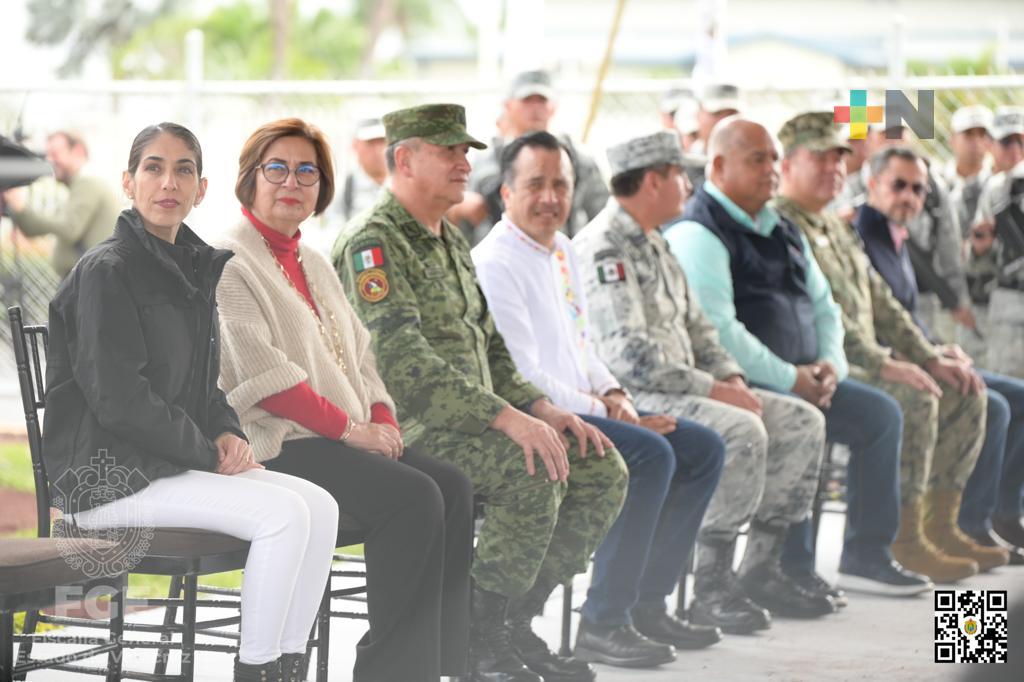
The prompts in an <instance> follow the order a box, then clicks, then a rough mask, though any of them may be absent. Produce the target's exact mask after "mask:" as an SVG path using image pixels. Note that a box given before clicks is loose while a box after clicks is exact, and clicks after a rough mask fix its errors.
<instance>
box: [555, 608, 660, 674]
mask: <svg viewBox="0 0 1024 682" xmlns="http://www.w3.org/2000/svg"><path fill="white" fill-rule="evenodd" d="M575 654H576V658H578V659H579V660H581V661H591V662H593V663H605V664H607V665H616V666H619V667H622V668H653V667H654V666H657V665H662V664H664V663H671V662H672V661H674V660H676V651H675V649H673V648H672V647H671V646H669V645H668V644H662V643H660V642H652V641H651V640H649V639H647V638H646V637H644V636H643V635H641V634H640V633H639V632H637V631H636V630H635V629H634V628H633V626H632V625H612V626H600V625H595V624H593V623H588V622H587V621H586V620H580V628H579V631H578V632H577V633H576V651H575Z"/></svg>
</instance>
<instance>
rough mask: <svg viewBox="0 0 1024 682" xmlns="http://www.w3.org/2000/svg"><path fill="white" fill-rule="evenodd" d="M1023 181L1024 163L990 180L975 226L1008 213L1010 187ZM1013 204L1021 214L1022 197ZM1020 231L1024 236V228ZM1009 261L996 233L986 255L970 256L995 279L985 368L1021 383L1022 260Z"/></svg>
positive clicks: (1023, 335)
mask: <svg viewBox="0 0 1024 682" xmlns="http://www.w3.org/2000/svg"><path fill="white" fill-rule="evenodd" d="M1022 178H1024V163H1021V164H1018V165H1017V166H1016V167H1014V168H1013V169H1012V170H1011V171H1010V172H1009V173H998V174H997V175H994V176H992V177H991V178H990V179H989V181H988V182H987V183H986V184H985V189H984V190H983V191H982V194H981V199H979V200H978V214H977V216H976V217H975V219H974V224H977V223H981V222H985V223H990V224H993V225H994V224H995V221H996V215H998V214H999V213H1002V212H1003V211H1004V210H1007V209H1008V207H1009V205H1010V201H1011V197H1010V185H1011V183H1013V182H1014V181H1016V182H1018V183H1020V182H1024V180H1022ZM1014 200H1015V201H1016V202H1017V205H1018V207H1020V208H1021V209H1022V210H1024V194H1020V195H1018V196H1017V197H1015V198H1014ZM1020 227H1021V230H1022V232H1024V225H1021V226H1020ZM1011 259H1012V257H1011V256H1009V255H1008V254H1007V249H1006V246H1005V245H1004V244H1003V242H1002V240H1001V239H1000V238H999V237H998V233H997V237H996V241H995V244H994V245H993V247H992V250H991V251H989V253H988V254H986V255H985V256H983V257H982V258H980V259H976V258H974V257H973V255H972V261H973V262H972V267H974V268H976V269H978V268H982V267H985V266H987V267H988V268H989V269H990V272H991V273H992V274H994V275H995V277H994V281H995V283H996V284H995V289H994V291H992V294H991V298H990V299H989V317H988V325H989V335H988V362H987V363H985V368H986V369H988V370H990V371H992V372H997V373H999V374H1008V375H1010V376H1015V377H1018V378H1022V379H1024V342H1022V339H1024V259H1022V258H1017V259H1015V260H1014V261H1012V262H1011Z"/></svg>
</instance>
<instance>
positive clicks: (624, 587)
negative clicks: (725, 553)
mask: <svg viewBox="0 0 1024 682" xmlns="http://www.w3.org/2000/svg"><path fill="white" fill-rule="evenodd" d="M501 172H502V187H501V196H502V200H503V202H504V204H505V207H506V212H505V214H504V215H503V216H502V219H501V221H499V222H498V224H497V225H495V227H494V229H492V230H491V232H490V233H488V235H487V237H486V238H485V239H484V240H483V241H482V242H481V243H480V244H479V245H478V246H477V247H476V248H474V249H473V252H472V255H473V262H474V265H475V266H476V271H477V276H478V279H479V281H480V286H481V288H482V289H483V291H484V295H485V296H486V297H487V301H488V306H489V307H490V309H491V313H492V315H493V317H494V321H495V323H496V325H497V327H498V330H499V331H500V332H501V335H502V337H503V338H504V339H505V344H506V346H508V349H509V351H510V352H511V354H512V358H513V360H514V361H515V363H516V367H517V368H518V369H519V371H520V373H522V374H523V376H524V377H526V378H527V379H528V380H529V381H531V382H533V383H534V384H535V385H536V386H538V387H540V388H541V390H543V391H544V392H545V394H547V395H548V396H549V397H550V399H551V400H552V402H554V403H555V404H556V405H558V406H559V407H561V408H563V409H566V410H569V411H572V412H576V413H577V414H579V415H580V417H582V418H583V419H584V420H586V421H588V422H590V423H592V424H594V425H595V426H597V427H598V428H600V429H601V430H602V431H603V432H604V433H605V434H606V435H607V436H608V437H609V438H610V439H611V440H612V441H613V442H614V443H615V444H616V447H618V449H619V450H620V452H621V453H622V454H623V458H624V459H625V460H626V464H627V466H628V467H629V475H630V482H629V492H628V495H627V498H626V502H625V506H624V507H623V510H622V513H621V514H620V516H619V518H618V520H617V521H616V522H615V524H614V525H613V526H612V528H611V530H610V531H609V532H608V535H607V536H606V538H605V540H604V542H603V543H602V545H601V546H600V547H599V548H598V550H597V553H596V554H595V558H594V577H593V581H592V583H591V587H590V590H589V591H588V593H587V600H586V602H585V603H584V605H583V608H582V616H583V617H582V621H581V624H580V630H579V635H578V637H577V640H576V652H575V656H576V658H578V659H582V660H587V661H595V662H601V663H606V664H610V665H621V666H629V667H648V666H654V665H658V664H660V663H665V662H668V661H671V660H673V659H674V658H675V655H674V650H673V647H677V648H690V649H693V648H702V647H705V646H709V645H711V644H714V643H715V642H717V641H718V640H719V638H720V634H719V632H718V629H717V628H714V627H706V626H696V625H691V624H688V623H686V622H684V621H681V620H679V619H678V618H676V617H675V616H672V615H669V614H668V613H667V612H666V609H665V598H666V597H667V596H668V595H669V594H670V593H671V592H672V590H673V588H674V586H675V583H676V580H677V577H678V575H679V572H680V569H681V567H682V566H683V565H684V563H685V561H686V557H687V556H688V555H689V553H690V551H691V549H692V547H693V543H694V539H695V537H696V534H697V530H698V528H699V526H700V523H701V519H702V518H703V516H704V510H705V509H706V507H707V505H708V502H709V501H710V499H711V495H712V493H713V492H714V489H715V486H716V484H717V482H718V478H719V475H720V473H721V468H722V462H723V458H724V442H723V441H722V439H721V437H720V436H719V435H718V434H717V433H716V432H715V431H713V430H712V429H709V428H707V427H703V426H700V425H698V424H697V423H695V422H691V421H686V420H682V419H676V418H675V417H670V416H666V415H654V414H650V413H639V414H638V412H637V410H636V408H635V407H634V406H633V404H632V401H631V399H630V397H629V395H628V394H627V393H626V391H624V390H623V389H622V387H621V385H620V384H619V382H618V381H617V380H616V379H615V377H614V376H612V374H611V373H610V372H609V371H608V368H607V367H606V366H605V365H604V363H603V362H602V361H601V360H600V358H599V357H598V355H597V353H596V352H595V350H594V349H593V348H592V347H591V345H590V340H589V332H588V330H587V316H586V301H585V299H584V293H583V288H582V286H581V281H580V278H579V274H578V271H577V264H576V262H575V259H574V257H573V253H572V249H571V247H570V243H569V239H568V237H566V235H565V234H564V233H562V232H560V231H559V228H561V227H562V225H563V224H564V223H565V221H566V219H567V216H568V214H569V210H570V206H571V205H572V191H573V173H572V166H571V163H570V161H569V155H568V152H567V150H566V149H565V146H564V144H562V143H561V142H560V141H559V140H558V139H557V138H555V137H553V136H552V135H551V134H549V133H546V132H534V133H529V134H527V135H524V136H522V137H520V138H517V139H516V140H514V141H513V142H511V143H510V144H509V145H508V146H507V147H506V148H505V150H504V151H503V153H502V158H501ZM615 274H616V273H608V276H609V277H612V276H615Z"/></svg>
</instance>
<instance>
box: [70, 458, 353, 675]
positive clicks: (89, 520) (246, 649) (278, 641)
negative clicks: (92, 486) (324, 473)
mask: <svg viewBox="0 0 1024 682" xmlns="http://www.w3.org/2000/svg"><path fill="white" fill-rule="evenodd" d="M139 519H145V522H146V523H147V524H152V526H153V527H155V528H164V527H167V528H171V527H177V528H200V529H203V530H210V531H216V532H218V533H224V534H226V535H232V536H234V537H236V538H239V539H241V540H247V541H249V542H250V543H251V545H250V548H249V557H248V559H247V560H246V562H245V574H244V576H243V578H242V633H241V642H240V645H239V653H238V655H239V658H240V659H241V661H242V662H243V663H249V664H255V665H259V664H262V663H267V662H269V661H273V660H274V659H276V658H278V657H279V656H280V655H281V654H282V653H300V652H303V651H305V650H306V641H307V639H308V638H309V632H310V628H312V627H313V621H314V619H315V618H316V612H317V609H318V607H319V605H320V600H321V598H322V597H323V591H324V586H325V585H326V584H327V576H328V574H329V572H330V568H331V558H332V556H333V553H334V543H335V540H336V539H337V534H338V504H337V502H335V501H334V498H333V497H331V495H330V494H329V493H328V492H327V491H325V490H323V489H322V488H320V487H319V486H316V485H314V484H312V483H310V482H308V481H305V480H303V479H301V478H297V477H295V476H288V475H286V474H281V473H277V472H274V471H267V470H264V469H250V470H249V471H246V472H244V473H241V474H236V475H234V476H223V475H221V474H214V473H209V472H206V471H194V470H193V471H186V472H185V473H182V474H178V475H176V476H169V477H167V478H160V479H157V480H155V481H153V482H152V483H151V484H150V485H149V486H148V487H146V488H144V489H143V490H142V491H140V492H138V493H136V494H134V495H130V496H129V497H125V498H122V499H120V500H117V501H115V502H111V503H110V504H106V505H103V506H100V507H95V508H93V509H90V510H88V511H85V512H80V513H78V514H76V515H75V520H76V521H77V523H78V524H79V526H81V527H82V528H102V527H105V526H111V525H123V524H126V523H131V522H132V521H133V520H134V522H138V520H139Z"/></svg>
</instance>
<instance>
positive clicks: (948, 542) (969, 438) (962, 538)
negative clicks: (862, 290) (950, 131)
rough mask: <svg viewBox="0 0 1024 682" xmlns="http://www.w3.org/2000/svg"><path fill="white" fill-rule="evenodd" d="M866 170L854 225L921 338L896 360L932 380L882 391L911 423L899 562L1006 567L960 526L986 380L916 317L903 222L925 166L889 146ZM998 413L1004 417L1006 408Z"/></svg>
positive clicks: (992, 469) (986, 467)
mask: <svg viewBox="0 0 1024 682" xmlns="http://www.w3.org/2000/svg"><path fill="white" fill-rule="evenodd" d="M869 163H870V172H871V177H869V178H868V202H867V204H866V205H865V206H864V207H862V208H861V210H860V211H859V212H858V213H857V216H856V217H855V218H854V228H855V229H856V230H857V232H858V233H859V234H860V236H861V239H862V240H863V242H864V250H865V251H866V252H867V255H868V258H869V259H870V260H871V264H872V265H873V266H874V268H875V270H877V272H878V274H879V275H881V277H882V278H883V279H884V280H885V281H886V282H887V283H888V284H889V286H890V288H891V289H892V293H893V295H894V296H895V298H896V300H897V301H899V302H900V303H901V304H902V305H903V307H904V308H905V309H906V311H907V312H908V313H909V315H910V317H911V319H912V320H913V322H914V324H915V325H916V326H917V328H918V329H919V330H920V331H921V333H922V334H923V336H924V338H923V339H921V340H920V341H919V342H918V343H917V344H915V347H914V348H910V349H902V348H896V349H895V350H896V351H898V352H900V354H901V356H902V357H900V356H897V357H898V359H900V360H903V359H909V360H911V361H913V362H914V364H916V365H919V366H920V367H923V368H924V369H925V370H926V371H927V372H928V374H929V375H930V376H931V378H932V379H933V380H934V381H932V382H931V384H930V385H925V386H921V387H918V388H917V390H910V391H908V390H907V385H904V386H892V387H891V388H892V390H889V387H886V384H891V383H892V382H885V383H883V384H882V386H883V388H886V390H887V391H888V392H890V393H892V395H893V396H894V397H896V398H897V399H898V400H900V402H901V404H902V405H903V414H904V420H905V422H906V424H907V426H906V428H905V431H904V443H903V455H902V458H903V461H902V468H903V505H904V512H903V513H904V518H903V520H902V527H901V533H900V537H899V538H897V542H896V544H895V545H894V546H893V550H894V553H896V556H897V559H899V560H900V562H901V563H903V564H904V565H906V566H908V567H909V568H912V569H914V570H922V571H923V568H924V567H923V564H925V563H928V562H934V557H933V556H932V555H933V554H934V552H933V550H935V549H937V550H939V554H940V556H942V558H943V562H944V563H947V564H948V563H950V560H960V561H962V562H966V563H968V564H976V565H977V566H978V568H979V569H980V570H986V569H990V568H994V567H996V566H1001V565H1004V564H1006V563H1007V562H1008V561H1009V554H1008V552H1007V551H1006V550H1005V549H1003V548H1001V547H991V546H985V545H988V544H990V543H989V542H988V541H987V540H988V538H979V539H981V540H982V541H984V544H979V542H978V541H976V540H975V538H973V537H970V536H968V535H966V534H965V533H963V532H962V531H961V529H960V525H959V524H960V522H961V518H960V517H961V514H960V507H961V503H962V499H963V495H964V489H965V487H967V483H968V479H969V478H970V477H971V475H972V472H974V470H975V465H976V463H977V462H978V461H979V456H980V455H981V454H982V445H983V443H984V441H985V437H986V435H987V434H986V431H985V429H983V428H979V425H984V424H985V423H986V414H987V413H986V410H987V409H988V407H989V401H988V397H987V396H988V392H987V391H986V387H985V381H984V380H983V379H982V377H981V376H980V375H979V374H978V372H976V371H975V370H974V368H973V367H972V366H971V360H970V358H969V357H968V356H967V355H966V354H965V353H964V352H963V351H962V350H961V349H960V347H959V346H956V345H935V344H934V342H932V340H931V339H930V338H929V332H928V328H927V326H925V325H924V324H923V323H922V322H921V320H920V318H919V317H917V314H916V313H917V302H918V288H917V280H916V279H915V277H914V270H913V267H912V266H911V263H910V255H909V250H908V246H907V241H908V240H909V239H910V235H909V232H908V230H907V224H908V223H909V222H910V221H911V220H913V219H914V217H915V216H916V215H917V214H918V213H920V211H921V210H922V208H923V207H924V201H925V196H926V194H927V192H928V175H927V173H928V169H927V167H926V166H925V163H924V160H923V159H921V157H919V156H918V155H917V154H915V153H914V152H913V151H911V150H909V149H907V148H905V147H886V148H884V149H882V150H881V151H880V152H878V153H877V154H875V155H874V156H872V157H871V159H870V162H869ZM904 324H905V321H904ZM879 333H880V334H883V335H885V334H888V333H890V332H888V331H887V330H886V331H883V330H880V332H879ZM908 351H909V352H908ZM909 386H911V387H913V386H914V384H913V383H911V384H909ZM994 402H996V403H998V399H997V398H996V399H994ZM1003 404H1004V405H1005V401H1003ZM993 407H996V405H995V404H994V405H993ZM1007 410H1008V408H1007ZM996 411H997V413H998V414H1000V415H1005V411H1004V410H999V409H998V408H997V410H996ZM990 412H991V411H990ZM1003 424H1004V426H1003V434H1004V435H1005V422H1003ZM1004 443H1005V440H1004ZM988 454H989V457H986V458H985V460H984V462H983V464H981V465H979V466H978V470H979V471H981V472H983V475H981V477H988V476H989V475H990V473H994V474H995V476H996V478H998V475H999V468H1000V466H1001V464H1002V457H1001V455H1002V452H1001V449H1000V448H994V449H992V450H990V451H989V452H988ZM995 460H998V462H996V461H995ZM921 520H923V523H921ZM901 552H902V556H901ZM965 570H966V569H965ZM923 572H925V573H926V574H927V571H923ZM932 577H933V578H935V576H932ZM936 580H937V579H936Z"/></svg>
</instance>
